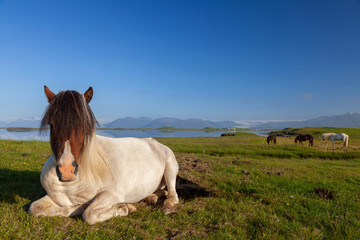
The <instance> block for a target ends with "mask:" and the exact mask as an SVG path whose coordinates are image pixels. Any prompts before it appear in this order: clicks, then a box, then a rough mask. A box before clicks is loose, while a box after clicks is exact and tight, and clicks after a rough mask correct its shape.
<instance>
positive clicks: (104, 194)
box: [82, 190, 136, 224]
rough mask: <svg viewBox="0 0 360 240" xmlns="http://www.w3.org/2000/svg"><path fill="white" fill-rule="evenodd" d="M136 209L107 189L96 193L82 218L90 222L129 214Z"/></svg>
mask: <svg viewBox="0 0 360 240" xmlns="http://www.w3.org/2000/svg"><path fill="white" fill-rule="evenodd" d="M135 211H136V208H135V207H134V205H132V204H126V203H121V202H119V201H118V199H117V198H116V197H115V196H114V195H113V194H111V193H110V192H109V191H107V190H103V191H101V192H99V193H98V194H96V196H95V197H94V198H93V200H92V201H91V202H90V205H89V206H88V207H87V208H86V209H85V211H84V213H83V215H82V218H83V220H84V221H85V222H87V223H89V224H95V223H98V222H103V221H106V220H109V219H110V218H113V217H117V216H127V215H128V214H129V213H133V212H135Z"/></svg>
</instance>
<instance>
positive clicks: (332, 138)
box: [329, 133, 349, 147]
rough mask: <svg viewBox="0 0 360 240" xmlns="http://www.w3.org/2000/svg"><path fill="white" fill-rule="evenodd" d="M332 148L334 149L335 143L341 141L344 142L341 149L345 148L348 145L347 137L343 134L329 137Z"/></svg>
mask: <svg viewBox="0 0 360 240" xmlns="http://www.w3.org/2000/svg"><path fill="white" fill-rule="evenodd" d="M329 138H330V140H331V142H332V145H333V147H335V141H340V140H341V141H343V142H344V146H343V147H347V146H348V145H349V136H348V135H347V134H345V133H339V134H335V135H332V136H330V137H329Z"/></svg>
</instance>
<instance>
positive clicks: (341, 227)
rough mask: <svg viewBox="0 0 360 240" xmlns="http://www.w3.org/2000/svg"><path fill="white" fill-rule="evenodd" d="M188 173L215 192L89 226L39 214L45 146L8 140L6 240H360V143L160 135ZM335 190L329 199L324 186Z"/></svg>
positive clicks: (0, 162) (1, 192)
mask: <svg viewBox="0 0 360 240" xmlns="http://www.w3.org/2000/svg"><path fill="white" fill-rule="evenodd" d="M158 140H159V141H160V142H162V143H164V144H166V145H168V146H170V147H171V148H172V149H173V150H174V152H175V154H176V156H177V159H178V162H179V166H180V172H179V175H180V176H182V177H184V178H186V179H189V180H191V181H193V182H196V183H198V184H199V185H201V186H203V187H206V188H207V189H208V190H211V191H212V193H211V194H210V196H209V197H196V198H194V199H190V200H185V199H180V204H179V205H177V206H176V211H177V213H176V214H173V215H168V216H164V215H163V214H162V213H161V206H156V207H151V206H148V205H146V204H145V203H143V202H140V203H137V204H136V207H137V212H135V213H133V214H131V215H129V216H127V217H123V218H120V217H118V218H114V219H111V220H109V221H107V222H104V223H100V224H96V225H93V226H90V225H88V224H86V223H84V222H83V221H82V220H81V219H80V218H62V217H38V218H35V217H31V216H29V215H28V213H27V210H28V207H29V205H30V203H31V202H32V201H34V200H37V199H38V198H40V197H41V196H43V195H44V194H45V192H44V190H43V189H42V187H41V185H40V181H39V175H40V171H41V168H42V166H43V164H44V163H45V161H46V159H47V158H48V157H49V156H50V154H51V150H50V147H49V144H48V143H46V142H37V141H29V142H27V141H6V140H2V141H0V239H1V238H4V239H204V238H205V239H360V230H359V226H360V191H359V189H360V171H359V170H360V151H359V149H360V140H359V139H357V138H356V137H353V138H350V142H349V143H350V146H349V148H347V149H343V148H342V147H340V144H339V145H337V146H336V147H335V149H333V148H332V147H330V145H331V144H330V145H329V142H328V141H321V140H319V139H318V138H315V142H314V147H313V148H310V147H308V146H306V144H305V145H304V146H301V145H295V144H294V141H293V140H294V138H279V137H278V144H276V145H268V144H267V143H266V141H265V138H264V137H260V136H256V135H253V134H247V133H242V134H238V135H237V136H235V137H214V138H159V139H158ZM316 187H317V188H323V189H331V190H332V191H333V193H334V199H325V198H322V197H320V196H319V195H317V194H316V193H315V192H314V189H315V188H316Z"/></svg>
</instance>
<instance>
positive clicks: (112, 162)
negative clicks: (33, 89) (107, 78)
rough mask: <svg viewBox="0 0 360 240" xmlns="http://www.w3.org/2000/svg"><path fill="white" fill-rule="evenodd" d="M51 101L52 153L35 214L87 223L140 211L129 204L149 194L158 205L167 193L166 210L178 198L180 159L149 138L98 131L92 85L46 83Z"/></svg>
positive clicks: (45, 122) (169, 210) (48, 112)
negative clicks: (56, 87) (74, 87)
mask: <svg viewBox="0 0 360 240" xmlns="http://www.w3.org/2000/svg"><path fill="white" fill-rule="evenodd" d="M44 88H45V94H46V96H47V99H48V101H49V106H48V108H47V110H46V111H45V113H44V117H43V119H42V122H41V128H42V129H43V130H44V129H46V128H47V125H50V144H51V148H52V151H53V155H52V156H51V157H50V158H49V159H48V160H47V161H46V163H45V165H44V167H43V169H42V171H41V176H40V181H41V184H42V186H43V187H44V189H45V190H46V192H47V195H46V196H44V197H43V198H41V199H39V200H37V201H35V202H33V203H32V204H31V205H30V208H29V213H30V214H31V215H34V216H39V215H44V216H64V217H69V216H76V215H82V218H83V220H84V221H86V222H87V223H89V224H95V223H98V222H103V221H106V220H108V219H110V218H113V217H115V216H126V215H128V214H129V213H131V212H134V211H136V208H135V207H134V206H133V205H132V204H131V203H135V202H138V201H140V200H142V199H145V198H146V200H147V201H148V202H150V203H153V204H156V201H157V199H158V197H161V196H165V195H166V193H165V190H164V187H165V185H166V187H167V190H168V194H167V199H166V200H165V201H164V203H163V207H162V211H163V213H164V214H165V215H166V214H169V213H172V212H174V211H175V210H174V205H175V204H177V203H179V199H178V195H177V192H176V189H175V184H176V176H177V173H178V164H177V162H176V159H175V155H174V153H173V152H172V151H171V150H170V148H168V147H166V146H165V145H163V144H161V143H159V142H157V141H156V140H154V139H151V138H144V139H137V138H117V139H113V138H108V137H102V136H98V135H96V133H95V125H96V124H97V121H96V119H95V117H94V114H93V112H92V111H91V109H90V107H89V105H88V104H89V102H90V100H91V99H92V96H93V89H92V88H91V87H90V88H89V89H88V90H87V91H86V92H85V93H84V94H80V93H78V92H76V91H61V92H60V93H58V94H57V95H55V94H54V93H53V92H52V91H50V90H49V89H48V88H47V87H46V86H45V87H44Z"/></svg>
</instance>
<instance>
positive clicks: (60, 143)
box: [41, 86, 96, 182]
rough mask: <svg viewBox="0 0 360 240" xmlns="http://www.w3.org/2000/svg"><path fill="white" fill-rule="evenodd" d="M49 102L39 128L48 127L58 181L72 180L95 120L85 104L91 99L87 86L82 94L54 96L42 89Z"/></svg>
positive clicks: (92, 131) (70, 93)
mask: <svg viewBox="0 0 360 240" xmlns="http://www.w3.org/2000/svg"><path fill="white" fill-rule="evenodd" d="M44 88H45V95H46V97H47V99H48V101H49V106H48V108H47V109H46V111H45V113H44V116H43V119H42V121H41V129H46V128H47V127H48V126H50V144H51V148H52V151H53V153H54V157H55V160H56V173H57V175H58V177H59V180H60V181H63V182H66V181H73V180H75V179H76V174H77V172H78V165H79V159H80V156H81V153H82V150H83V148H84V145H85V144H86V142H87V141H88V140H89V139H90V138H91V136H92V135H93V133H94V131H95V124H96V119H95V117H94V114H93V113H92V111H91V109H90V107H89V105H88V103H89V102H90V100H91V98H92V96H93V90H92V88H91V87H90V88H89V89H88V90H87V91H86V92H85V93H84V94H80V93H78V92H76V91H61V92H59V93H58V94H57V95H55V94H54V93H53V92H52V91H50V90H49V88H48V87H46V86H44Z"/></svg>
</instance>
